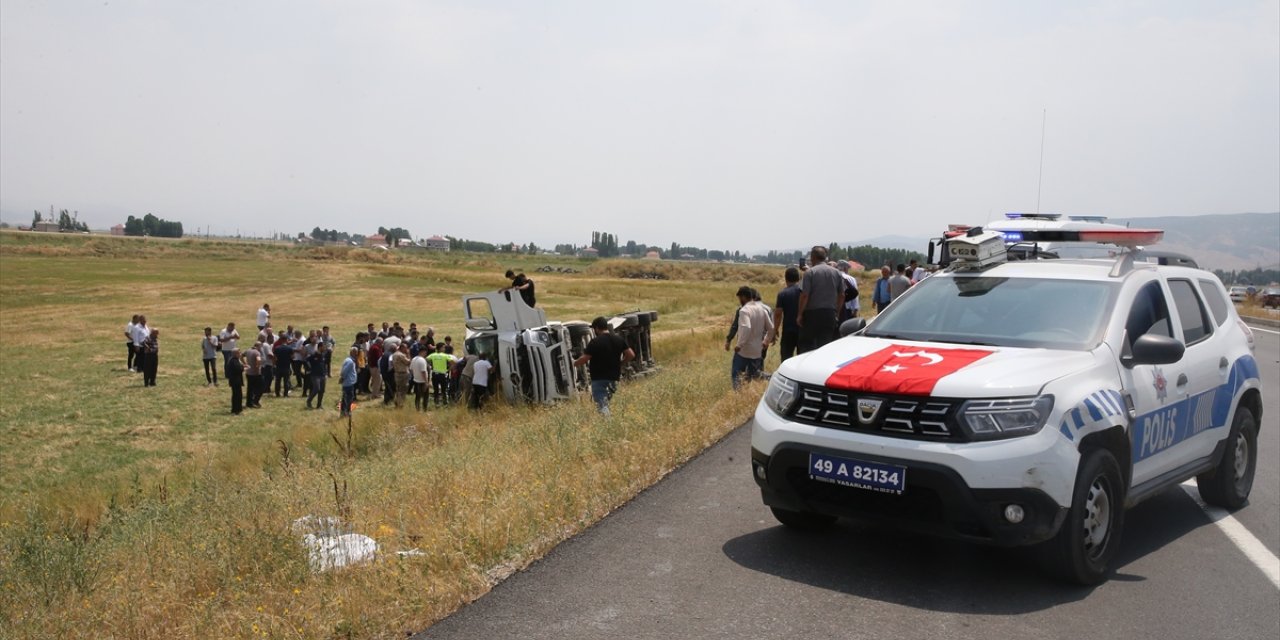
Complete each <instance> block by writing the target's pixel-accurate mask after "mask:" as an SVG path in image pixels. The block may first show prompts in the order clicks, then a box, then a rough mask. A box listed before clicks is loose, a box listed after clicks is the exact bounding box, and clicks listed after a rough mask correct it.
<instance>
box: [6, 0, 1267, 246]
mask: <svg viewBox="0 0 1280 640" xmlns="http://www.w3.org/2000/svg"><path fill="white" fill-rule="evenodd" d="M1045 114H1047V117H1045ZM1042 118H1044V120H1045V122H1047V127H1046V134H1045V142H1044V177H1043V187H1042V189H1041V193H1040V209H1041V210H1042V211H1055V212H1063V213H1090V214H1104V215H1112V216H1117V217H1121V216H1151V215H1184V214H1202V213H1236V212H1246V211H1268V212H1270V211H1280V0H1264V1H1261V2H1237V1H1214V2H1209V1H1204V0H1195V1H1189V2H1182V1H1173V0H1150V1H1133V2H1119V1H1116V2H1112V1H1105V2H1088V1H1080V2H1034V1H1028V0H1016V1H1008V2H968V3H961V2H954V1H950V0H946V1H927V0H925V1H920V0H912V1H910V2H902V1H886V2H857V1H834V2H750V1H739V0H733V1H729V0H725V1H719V2H717V1H704V0H680V1H677V2H663V1H652V0H650V1H645V2H634V3H622V2H608V1H606V2H599V1H583V2H534V1H524V2H419V1H410V0H403V1H369V2H349V1H346V2H329V1H323V0H322V1H316V0H308V1H305V2H301V1H299V2H232V1H223V2H201V3H196V2H166V1H153V2H146V1H121V0H109V1H108V2H92V3H90V2H73V1H70V0H66V1H61V2H29V1H23V0H0V211H2V212H3V214H4V217H5V219H6V220H9V221H11V222H12V221H16V222H22V223H24V224H25V223H26V222H29V220H30V216H31V210H32V209H37V208H38V209H41V210H47V209H48V207H49V205H51V204H52V205H54V206H55V207H57V208H59V209H61V208H64V207H65V208H67V209H73V210H78V211H79V212H80V217H81V219H82V220H84V221H86V222H88V223H89V224H90V225H91V226H93V227H107V226H110V225H111V224H114V223H116V222H122V221H123V220H124V218H125V216H126V215H128V214H135V215H143V214H145V213H147V212H152V213H155V214H156V215H158V216H160V217H162V218H168V219H172V220H180V221H182V222H183V224H184V225H185V226H186V228H187V230H188V231H189V232H190V231H194V230H195V229H196V228H197V227H199V228H201V229H202V228H203V227H204V226H205V225H211V226H212V227H213V230H214V232H215V233H220V232H221V233H226V232H234V230H235V229H236V228H239V229H240V231H241V232H242V233H246V234H248V233H256V234H261V235H265V234H269V233H271V232H272V231H287V232H290V233H296V232H298V231H303V230H305V231H309V230H310V229H311V228H312V227H314V226H316V225H319V226H321V227H326V228H338V229H340V230H345V231H351V232H356V233H366V234H368V233H372V232H373V231H374V230H375V229H376V228H377V227H378V226H379V225H382V226H388V227H390V226H402V227H405V228H407V229H409V230H410V231H412V232H413V233H414V234H415V236H428V235H432V234H441V235H454V236H461V237H466V238H472V239H479V240H487V241H492V242H505V241H516V242H529V241H533V242H537V243H538V244H540V245H544V246H545V245H549V244H554V243H556V242H574V243H578V244H584V243H587V242H589V240H590V233H591V231H592V230H602V231H610V232H613V233H614V234H616V235H617V236H618V237H619V238H620V239H621V240H622V241H624V242H625V241H626V240H637V241H640V242H647V243H650V244H664V245H665V244H669V243H670V242H672V241H677V242H680V243H681V244H686V245H695V246H704V247H709V248H730V249H743V250H754V249H758V248H765V247H778V248H790V247H802V246H808V245H811V244H813V243H816V242H823V243H826V242H830V241H839V242H847V241H850V240H857V239H863V238H870V237H874V236H879V235H883V234H906V235H926V234H930V233H936V232H937V231H939V230H940V229H941V228H942V227H943V226H944V225H946V224H947V223H949V222H964V223H980V222H982V221H983V220H986V219H988V218H990V217H992V216H998V215H1000V214H1001V213H1002V212H1005V211H1029V210H1034V209H1035V208H1036V204H1037V174H1038V171H1039V164H1040V151H1041V123H1042Z"/></svg>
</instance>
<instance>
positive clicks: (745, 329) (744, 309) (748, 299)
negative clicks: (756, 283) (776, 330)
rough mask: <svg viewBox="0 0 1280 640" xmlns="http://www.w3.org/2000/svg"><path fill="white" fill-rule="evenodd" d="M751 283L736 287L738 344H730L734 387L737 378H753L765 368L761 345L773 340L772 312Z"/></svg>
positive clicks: (757, 376) (763, 345)
mask: <svg viewBox="0 0 1280 640" xmlns="http://www.w3.org/2000/svg"><path fill="white" fill-rule="evenodd" d="M754 298H755V292H754V291H752V290H751V287H748V286H742V287H740V288H739V289H738V302H739V304H741V305H742V306H741V308H739V309H738V344H737V345H736V346H734V348H733V365H732V370H731V373H732V375H733V388H734V389H737V388H738V384H739V382H740V380H742V379H746V380H755V379H757V378H759V377H760V372H761V371H762V370H763V369H764V347H765V345H766V344H768V343H769V342H771V341H772V340H773V314H771V313H769V309H768V307H765V306H764V304H763V303H761V302H760V301H759V300H755V299H754Z"/></svg>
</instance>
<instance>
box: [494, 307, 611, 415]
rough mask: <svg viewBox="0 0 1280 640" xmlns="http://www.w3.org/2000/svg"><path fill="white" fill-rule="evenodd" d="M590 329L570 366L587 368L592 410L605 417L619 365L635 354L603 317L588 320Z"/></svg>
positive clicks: (607, 412) (607, 413)
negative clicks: (585, 345) (594, 335)
mask: <svg viewBox="0 0 1280 640" xmlns="http://www.w3.org/2000/svg"><path fill="white" fill-rule="evenodd" d="M591 328H592V329H594V330H595V333H596V337H594V338H592V339H591V342H588V343H587V348H586V349H583V351H582V355H581V356H579V357H578V359H577V360H574V361H573V366H575V367H580V366H582V365H584V364H585V365H587V373H588V374H590V375H591V399H592V400H595V403H596V410H597V411H599V412H600V413H601V414H602V415H606V416H607V415H609V401H610V400H612V399H613V394H614V393H617V391H618V379H620V378H621V377H622V365H623V363H625V362H630V361H632V360H634V359H635V357H636V352H635V351H632V349H631V347H629V346H627V341H626V340H623V339H622V338H620V337H618V336H617V335H615V334H614V333H613V332H612V331H610V330H609V321H608V320H606V319H605V318H604V316H600V317H597V318H596V319H595V320H592V321H591ZM476 384H479V382H476Z"/></svg>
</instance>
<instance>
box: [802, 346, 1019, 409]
mask: <svg viewBox="0 0 1280 640" xmlns="http://www.w3.org/2000/svg"><path fill="white" fill-rule="evenodd" d="M992 353H995V352H994V351H988V350H985V349H928V348H924V347H904V346H901V345H891V346H888V347H885V348H883V349H881V350H879V351H876V352H874V353H869V354H867V355H865V356H862V357H861V358H854V359H853V360H850V361H849V362H846V363H845V364H843V365H841V366H840V368H839V369H837V370H836V372H835V373H833V374H831V377H829V378H827V386H828V387H830V388H832V389H847V390H850V391H868V392H871V393H900V394H905V395H913V396H927V395H929V394H930V393H933V387H934V385H936V384H937V383H938V380H940V379H942V377H943V376H947V375H950V374H952V373H955V372H956V371H959V370H960V369H963V368H964V367H967V366H969V365H970V364H972V363H974V362H977V361H978V360H981V359H983V358H985V357H987V356H989V355H991V354H992Z"/></svg>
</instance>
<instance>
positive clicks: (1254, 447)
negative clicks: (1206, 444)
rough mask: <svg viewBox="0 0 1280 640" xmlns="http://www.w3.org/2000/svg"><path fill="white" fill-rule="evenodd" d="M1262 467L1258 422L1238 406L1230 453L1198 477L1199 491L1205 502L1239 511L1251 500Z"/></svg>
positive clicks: (1229, 443) (1232, 429)
mask: <svg viewBox="0 0 1280 640" xmlns="http://www.w3.org/2000/svg"><path fill="white" fill-rule="evenodd" d="M1257 466H1258V421H1257V420H1256V419H1255V418H1254V417H1253V412H1252V411H1250V410H1249V408H1248V407H1236V417H1235V420H1233V421H1232V422H1231V432H1230V433H1229V434H1228V435H1227V450H1226V451H1224V452H1223V454H1222V460H1221V461H1219V462H1218V466H1217V467H1215V468H1214V470H1213V471H1210V472H1208V473H1204V474H1201V475H1199V476H1196V489H1198V490H1199V491H1200V498H1201V499H1203V500H1204V501H1205V502H1207V503H1209V504H1211V505H1214V506H1218V507H1224V508H1226V509H1232V510H1234V509H1239V508H1240V507H1243V506H1244V503H1245V502H1247V501H1248V500H1249V492H1250V491H1251V490H1252V489H1253V474H1254V471H1255V470H1256V469H1257Z"/></svg>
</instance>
